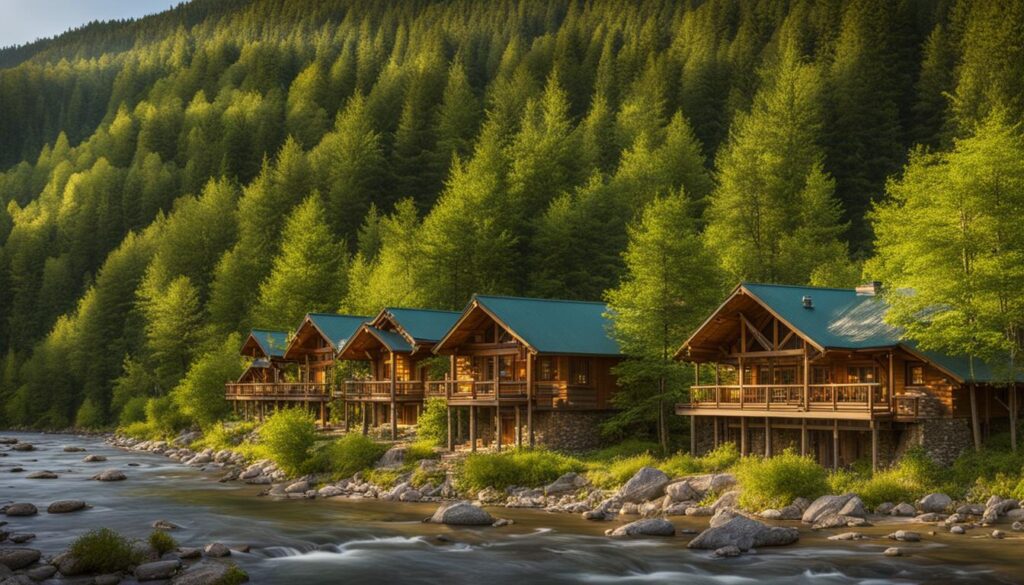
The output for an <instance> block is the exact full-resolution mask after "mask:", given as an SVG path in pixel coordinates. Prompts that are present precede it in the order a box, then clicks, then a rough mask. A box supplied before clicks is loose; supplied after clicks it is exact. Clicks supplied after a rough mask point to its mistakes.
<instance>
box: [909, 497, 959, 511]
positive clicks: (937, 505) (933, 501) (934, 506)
mask: <svg viewBox="0 0 1024 585" xmlns="http://www.w3.org/2000/svg"><path fill="white" fill-rule="evenodd" d="M951 505H953V498H950V497H949V496H947V495H946V494H928V495H927V496H925V497H923V498H921V499H920V500H918V501H917V509H918V510H920V511H922V512H925V513H928V512H945V511H946V508H949V507H950V506H951Z"/></svg>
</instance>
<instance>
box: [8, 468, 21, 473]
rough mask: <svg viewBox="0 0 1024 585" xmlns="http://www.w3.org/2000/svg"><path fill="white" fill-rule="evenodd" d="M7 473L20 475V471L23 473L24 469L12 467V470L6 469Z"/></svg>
mask: <svg viewBox="0 0 1024 585" xmlns="http://www.w3.org/2000/svg"><path fill="white" fill-rule="evenodd" d="M8 471H10V472H11V473H21V472H22V471H25V468H24V467H12V468H10V469H8Z"/></svg>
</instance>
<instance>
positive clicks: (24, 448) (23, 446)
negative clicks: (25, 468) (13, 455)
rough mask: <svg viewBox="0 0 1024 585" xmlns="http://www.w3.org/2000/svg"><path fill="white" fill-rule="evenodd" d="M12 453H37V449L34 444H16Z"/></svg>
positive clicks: (12, 448)
mask: <svg viewBox="0 0 1024 585" xmlns="http://www.w3.org/2000/svg"><path fill="white" fill-rule="evenodd" d="M11 450H12V451H35V450H36V448H35V446H34V445H33V444H32V443H16V444H15V445H13V446H12V447H11Z"/></svg>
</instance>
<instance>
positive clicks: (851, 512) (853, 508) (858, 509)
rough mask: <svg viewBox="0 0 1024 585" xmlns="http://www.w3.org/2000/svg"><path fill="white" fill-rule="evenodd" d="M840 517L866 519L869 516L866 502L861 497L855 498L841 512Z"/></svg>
mask: <svg viewBox="0 0 1024 585" xmlns="http://www.w3.org/2000/svg"><path fill="white" fill-rule="evenodd" d="M839 515H841V516H853V517H855V518H864V517H866V516H867V515H868V511H867V509H866V508H865V507H864V502H863V501H861V499H860V498H859V497H857V496H854V497H852V498H850V500H849V501H848V502H846V505H844V506H843V507H842V508H841V509H840V510H839Z"/></svg>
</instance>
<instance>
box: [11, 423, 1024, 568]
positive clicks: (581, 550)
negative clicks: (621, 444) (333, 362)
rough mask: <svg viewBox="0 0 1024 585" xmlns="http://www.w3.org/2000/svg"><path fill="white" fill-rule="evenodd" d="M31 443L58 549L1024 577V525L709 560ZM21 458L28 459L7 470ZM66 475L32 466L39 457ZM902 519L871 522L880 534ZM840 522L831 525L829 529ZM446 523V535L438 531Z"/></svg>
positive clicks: (309, 563)
mask: <svg viewBox="0 0 1024 585" xmlns="http://www.w3.org/2000/svg"><path fill="white" fill-rule="evenodd" d="M3 434H4V435H5V436H13V437H17V438H18V439H19V440H20V441H22V442H29V443H32V444H33V445H35V446H36V448H37V450H36V451H32V452H15V451H5V453H6V456H5V457H0V504H3V503H9V502H32V503H34V504H36V506H38V507H39V509H40V513H39V515H37V516H34V517H30V518H6V520H7V521H8V522H9V523H10V524H9V525H8V526H6V527H4V530H8V531H11V532H32V533H35V534H36V535H37V538H36V539H35V540H34V541H32V542H31V543H29V544H27V545H25V546H31V547H33V548H38V549H40V550H42V551H43V553H44V554H56V553H58V552H60V551H62V550H64V549H66V548H67V546H68V545H69V543H70V542H71V541H72V540H73V539H74V538H75V537H77V536H78V535H80V534H82V533H84V532H85V531H87V530H89V529H92V528H99V527H108V528H112V529H114V530H117V531H118V532H121V533H122V534H125V535H128V536H131V537H135V538H144V537H146V536H147V535H148V534H149V532H151V530H152V529H151V525H152V523H153V522H154V521H155V520H158V519H166V520H170V521H171V522H174V523H175V524H178V525H179V526H181V528H180V529H179V530H175V531H174V532H173V533H172V534H173V535H174V537H175V538H176V539H177V540H178V542H179V543H181V544H182V545H183V546H196V547H198V546H204V545H206V544H208V543H210V542H215V541H219V542H223V543H225V544H227V545H228V546H232V547H234V546H241V545H249V546H251V551H250V552H249V553H247V554H242V553H238V552H235V553H233V554H232V559H233V560H234V561H235V562H237V563H238V564H239V565H240V566H241V567H243V568H244V569H245V570H246V571H247V572H248V573H249V575H250V577H251V578H252V582H253V583H291V584H298V583H302V584H312V583H392V584H398V583H431V584H432V583H446V584H457V583H466V584H472V585H481V584H486V585H500V584H514V585H527V584H533V583H597V584H600V583H672V582H678V583H687V584H704V583H708V584H730V585H732V584H744V583H759V584H770V583H780V584H786V585H793V584H796V583H811V582H813V583H816V584H832V583H836V584H840V583H953V582H956V583H987V584H991V583H1015V582H1024V535H1018V534H1014V533H1010V535H1009V537H1008V538H1007V539H1005V540H1002V541H996V540H992V539H990V538H988V537H987V534H988V532H989V531H988V530H987V529H977V530H974V531H971V532H969V533H968V535H967V536H954V535H948V534H939V535H937V536H929V535H928V534H927V529H930V527H926V526H925V527H920V526H919V527H917V528H916V529H918V530H920V531H921V532H922V533H924V534H925V538H924V541H923V542H921V543H917V544H901V545H900V546H901V548H903V549H904V550H905V551H907V552H908V553H909V556H906V557H901V558H888V557H884V556H883V555H882V554H881V553H882V551H883V550H884V549H885V548H887V547H888V546H891V545H892V544H894V543H892V542H891V541H888V540H885V539H882V538H874V539H872V540H867V541H860V542H838V543H833V542H830V541H828V540H826V539H825V537H826V536H828V534H815V533H812V532H811V531H810V530H802V531H801V542H800V544H799V545H796V546H791V547H783V548H775V549H763V550H761V551H758V552H757V553H756V554H748V555H744V556H742V557H740V558H735V559H715V558H713V557H712V556H711V555H710V554H709V553H708V552H706V551H690V550H688V549H687V548H686V542H687V540H689V538H690V537H689V536H679V537H676V538H663V539H635V540H619V539H610V538H606V537H605V536H604V535H603V531H604V530H605V529H606V528H608V527H609V526H611V525H612V524H611V523H594V522H588V521H586V520H583V519H582V518H580V517H578V516H575V515H567V514H549V513H546V512H542V511H536V510H511V509H504V508H500V509H496V510H492V513H493V514H494V515H496V516H499V517H505V518H512V519H513V520H515V524H514V525H512V526H509V527H504V528H489V527H488V528H482V529H454V528H449V527H445V526H437V525H431V524H424V523H423V522H422V519H423V518H424V517H426V516H429V515H430V513H431V512H432V511H433V510H434V509H435V507H436V506H435V505H427V504H405V503H401V504H400V503H391V502H378V501H375V500H347V499H344V498H332V499H330V500H274V499H271V498H266V497H256V494H257V492H258V491H259V489H258V488H257V487H255V486H247V485H243V484H239V483H226V484H222V483H218V482H217V478H218V474H216V473H208V472H202V471H199V470H196V469H192V468H188V467H185V466H182V465H180V464H178V463H175V462H173V461H171V460H169V459H166V458H164V457H162V456H158V455H152V454H147V453H136V452H127V451H122V450H119V449H114V448H112V447H109V446H108V445H106V444H104V443H103V441H102V439H101V438H98V437H77V436H71V435H47V434H38V433H3ZM65 445H74V446H79V447H82V448H84V449H86V451H87V452H88V453H96V454H100V455H105V456H107V457H108V458H109V460H108V461H107V462H105V463H84V462H82V458H83V456H84V455H86V453H81V452H79V453H65V452H64V451H63V447H64V446H65ZM14 467H22V468H24V470H25V471H24V472H20V473H11V472H10V470H11V469H12V468H14ZM109 468H117V469H120V470H122V471H124V472H125V474H126V475H127V476H128V479H127V480H126V481H121V482H98V481H90V480H89V478H90V477H91V476H92V475H93V474H94V473H97V472H98V471H101V470H103V469H109ZM44 469H45V470H49V471H53V472H55V473H57V474H59V476H60V477H59V478H58V479H50V480H44V479H35V480H33V479H26V478H25V476H26V475H27V474H28V473H30V472H32V471H38V470H44ZM60 499H82V500H85V501H86V502H87V503H88V504H90V505H91V506H92V508H91V509H88V510H86V511H83V512H76V513H72V514H60V515H51V514H47V513H46V512H45V508H46V506H47V505H48V504H49V503H50V502H52V501H55V500H60ZM673 522H675V523H676V525H677V526H679V527H689V528H694V529H702V528H704V527H706V526H707V518H678V519H677V518H673ZM895 526H896V525H895V524H892V525H880V526H875V527H872V528H867V529H863V530H862V532H865V533H868V534H871V535H873V536H881V535H884V534H886V533H888V532H891V531H892V530H895V529H896V528H895ZM832 533H834V532H829V534H832ZM439 535H444V536H446V537H447V539H439V538H438V536H439Z"/></svg>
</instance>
